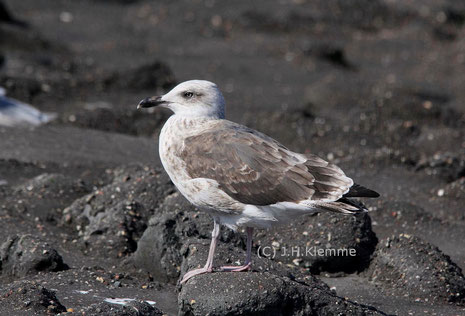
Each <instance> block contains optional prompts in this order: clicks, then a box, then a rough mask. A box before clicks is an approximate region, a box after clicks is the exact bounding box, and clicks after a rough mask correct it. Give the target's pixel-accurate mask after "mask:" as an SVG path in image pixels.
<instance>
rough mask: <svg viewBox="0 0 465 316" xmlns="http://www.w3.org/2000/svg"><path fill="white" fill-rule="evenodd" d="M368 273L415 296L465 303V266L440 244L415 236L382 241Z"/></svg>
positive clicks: (377, 280)
mask: <svg viewBox="0 0 465 316" xmlns="http://www.w3.org/2000/svg"><path fill="white" fill-rule="evenodd" d="M367 275H368V276H369V277H370V278H371V280H372V281H374V282H380V283H383V284H388V285H389V286H391V287H393V288H395V289H396V290H402V292H403V293H404V295H406V296H409V297H412V298H414V299H419V300H420V299H421V300H426V301H430V302H441V301H448V302H457V303H462V304H463V303H464V302H465V278H464V276H463V274H462V271H461V269H460V268H459V267H458V266H457V265H456V264H455V263H454V262H452V261H451V260H450V258H449V256H447V255H445V254H443V253H442V252H441V250H439V249H438V248H437V247H435V246H433V245H431V244H429V243H427V242H425V241H423V240H421V239H420V238H418V237H415V236H410V235H405V234H400V235H399V236H395V237H393V238H387V239H383V240H381V241H380V243H379V245H378V247H377V249H376V255H375V256H374V259H373V262H372V264H371V265H370V268H369V270H368V271H367Z"/></svg>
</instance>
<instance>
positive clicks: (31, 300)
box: [0, 281, 66, 315]
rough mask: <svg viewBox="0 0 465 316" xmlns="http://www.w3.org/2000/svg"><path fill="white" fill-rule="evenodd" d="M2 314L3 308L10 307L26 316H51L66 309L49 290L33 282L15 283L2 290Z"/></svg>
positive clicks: (0, 308) (0, 295) (0, 311)
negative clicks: (50, 315)
mask: <svg viewBox="0 0 465 316" xmlns="http://www.w3.org/2000/svg"><path fill="white" fill-rule="evenodd" d="M0 298H1V301H2V304H0V313H2V314H4V313H3V307H9V309H8V313H11V308H14V310H15V311H16V312H18V313H21V315H23V314H22V313H26V312H27V314H24V315H37V314H39V315H44V314H46V315H49V314H58V313H63V312H66V307H65V306H63V305H62V304H61V303H60V301H58V299H57V297H56V296H55V293H54V292H52V291H50V290H48V289H47V288H45V287H43V286H41V285H39V284H37V283H35V282H31V281H21V282H15V283H13V284H11V285H8V286H6V287H2V288H0ZM16 312H15V315H18V314H16Z"/></svg>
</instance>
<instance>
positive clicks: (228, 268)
mask: <svg viewBox="0 0 465 316" xmlns="http://www.w3.org/2000/svg"><path fill="white" fill-rule="evenodd" d="M246 230H247V256H246V258H245V263H244V264H243V265H242V266H223V267H221V271H225V272H240V271H247V270H249V269H250V266H251V265H252V235H253V227H247V229H246Z"/></svg>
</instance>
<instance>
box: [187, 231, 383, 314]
mask: <svg viewBox="0 0 465 316" xmlns="http://www.w3.org/2000/svg"><path fill="white" fill-rule="evenodd" d="M228 248H229V249H228ZM231 248H232V247H226V246H225V245H224V244H223V243H220V245H219V249H218V253H217V255H216V256H215V258H216V259H217V260H216V262H217V263H216V264H215V266H218V265H219V263H218V261H219V262H221V261H224V258H226V257H229V258H230V257H231V256H235V258H238V257H237V256H236V255H239V256H240V257H241V260H244V258H243V256H244V253H243V251H241V250H240V249H237V248H236V249H231ZM207 253H208V245H207V244H200V243H198V242H197V243H195V241H193V240H191V241H188V242H187V243H186V245H185V252H184V256H185V259H184V262H183V272H185V271H187V270H190V269H192V268H198V267H200V266H202V265H204V264H205V260H206V256H207ZM218 259H219V260H218ZM233 262H234V260H233ZM233 264H237V263H236V262H234V263H233ZM256 269H260V270H261V271H260V272H258V271H255V270H256ZM253 270H254V271H252V272H233V273H231V272H214V273H208V274H203V275H198V276H194V277H193V278H191V279H190V280H189V281H188V282H187V283H185V284H184V285H182V288H181V290H180V293H179V296H178V304H179V315H265V314H270V315H382V314H383V313H381V312H379V311H377V310H376V309H374V308H372V307H368V306H362V305H359V304H356V303H353V302H351V301H348V300H346V299H343V298H340V297H338V296H337V295H335V294H334V293H333V292H332V291H330V290H329V288H328V286H327V285H326V284H324V283H323V282H321V281H319V280H318V279H316V278H315V277H313V276H312V275H310V274H307V275H306V276H304V277H303V276H302V274H301V273H299V272H297V274H299V276H298V277H297V278H296V276H294V275H292V274H291V273H290V272H289V271H290V270H287V269H283V268H282V267H280V264H279V263H274V262H272V261H271V260H267V259H264V258H257V257H255V256H254V259H253Z"/></svg>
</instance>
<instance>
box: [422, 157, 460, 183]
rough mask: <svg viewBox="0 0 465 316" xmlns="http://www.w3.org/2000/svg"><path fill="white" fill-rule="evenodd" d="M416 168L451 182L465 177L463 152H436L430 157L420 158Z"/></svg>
mask: <svg viewBox="0 0 465 316" xmlns="http://www.w3.org/2000/svg"><path fill="white" fill-rule="evenodd" d="M416 169H417V170H423V171H425V172H427V173H428V174H431V175H437V176H439V177H441V178H443V179H444V180H446V181H448V182H452V181H455V180H457V179H460V178H462V177H465V154H461V155H460V154H453V153H450V152H444V153H437V154H435V155H433V156H432V157H427V158H424V159H421V160H420V161H419V162H418V163H417V165H416Z"/></svg>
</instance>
